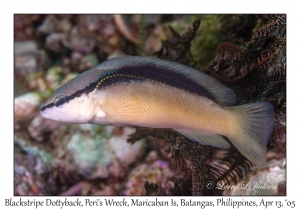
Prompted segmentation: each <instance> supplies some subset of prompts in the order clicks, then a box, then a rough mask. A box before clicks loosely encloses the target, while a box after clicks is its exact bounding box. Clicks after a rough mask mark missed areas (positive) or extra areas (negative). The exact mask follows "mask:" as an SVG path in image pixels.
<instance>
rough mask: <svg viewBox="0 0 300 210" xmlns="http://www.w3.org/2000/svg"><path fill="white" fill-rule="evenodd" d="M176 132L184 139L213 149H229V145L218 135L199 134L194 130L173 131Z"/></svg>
mask: <svg viewBox="0 0 300 210" xmlns="http://www.w3.org/2000/svg"><path fill="white" fill-rule="evenodd" d="M175 130H176V131H177V132H179V133H181V134H182V135H184V136H185V137H187V138H189V139H191V140H193V141H196V142H199V143H200V144H203V145H211V146H214V147H218V148H221V149H228V148H230V144H229V143H228V142H227V141H226V139H225V138H224V137H223V136H221V135H218V134H215V133H210V132H200V131H194V130H185V129H175Z"/></svg>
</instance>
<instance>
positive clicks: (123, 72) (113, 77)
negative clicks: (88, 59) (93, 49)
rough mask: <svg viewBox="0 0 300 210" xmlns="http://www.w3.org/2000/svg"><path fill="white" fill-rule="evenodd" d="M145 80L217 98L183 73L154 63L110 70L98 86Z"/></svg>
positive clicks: (101, 87)
mask: <svg viewBox="0 0 300 210" xmlns="http://www.w3.org/2000/svg"><path fill="white" fill-rule="evenodd" d="M145 80H148V81H153V82H158V83H163V84H166V85H169V86H172V87H176V88H179V89H184V90H186V91H188V92H191V93H196V94H198V95H201V96H204V97H207V98H209V99H211V100H215V98H214V96H213V95H212V94H211V93H210V92H209V91H208V90H207V89H205V88H204V87H202V86H201V85H199V83H196V82H195V81H193V80H191V79H189V78H186V77H185V76H184V75H183V74H180V73H178V72H174V71H172V69H168V68H166V67H163V68H160V67H158V66H157V65H153V64H147V65H139V66H137V67H125V68H122V69H118V70H112V71H108V72H106V73H105V74H104V75H102V76H101V77H100V78H99V80H98V84H97V85H96V88H97V89H100V90H101V89H103V88H107V87H109V86H111V85H116V84H119V83H123V82H129V81H136V82H143V81H145Z"/></svg>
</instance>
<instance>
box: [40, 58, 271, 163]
mask: <svg viewBox="0 0 300 210" xmlns="http://www.w3.org/2000/svg"><path fill="white" fill-rule="evenodd" d="M235 97H236V96H235V93H234V92H233V91H232V90H231V89H229V88H227V87H226V86H224V85H222V84H221V83H220V82H218V81H217V80H215V79H214V78H212V77H210V76H208V75H206V74H204V73H202V72H200V71H198V70H195V69H193V68H190V67H187V66H184V65H182V64H178V63H174V62H169V61H164V60H161V59H157V58H151V57H138V56H125V57H120V58H115V59H112V60H109V61H106V62H103V63H102V64H100V65H99V66H97V67H96V68H94V69H91V70H89V71H86V72H84V73H82V74H80V75H78V76H77V77H76V78H74V79H73V80H71V81H69V82H68V83H66V84H65V85H63V86H62V87H60V88H58V89H57V90H56V91H55V92H54V94H53V96H52V97H50V98H49V99H48V100H47V101H46V102H45V104H44V105H42V107H41V115H42V116H43V117H45V118H49V119H53V120H58V121H63V122H73V123H95V124H101V125H132V126H143V127H151V128H171V129H174V130H176V131H178V132H179V133H181V134H182V135H184V136H186V137H187V138H189V139H191V140H193V141H196V142H200V143H201V144H203V145H212V146H215V147H219V148H223V149H228V148H229V147H230V144H229V142H228V141H227V139H228V140H229V141H230V142H231V143H232V144H233V145H234V146H235V147H236V148H237V149H238V150H239V151H240V152H241V153H242V154H243V155H244V156H245V157H246V158H247V159H249V160H250V161H251V162H253V163H254V164H256V165H257V166H258V167H263V166H264V164H265V162H266V150H267V147H266V145H267V143H268V139H269V137H270V134H271V132H272V128H273V125H274V108H273V106H272V105H271V104H270V103H266V102H260V103H252V104H246V105H241V106H232V105H234V103H235ZM224 137H227V139H226V138H224Z"/></svg>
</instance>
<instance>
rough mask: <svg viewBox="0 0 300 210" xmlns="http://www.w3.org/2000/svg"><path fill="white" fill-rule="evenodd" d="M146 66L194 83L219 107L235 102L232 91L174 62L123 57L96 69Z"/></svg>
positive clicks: (192, 69) (149, 58) (206, 76)
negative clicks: (219, 105) (151, 66)
mask: <svg viewBox="0 0 300 210" xmlns="http://www.w3.org/2000/svg"><path fill="white" fill-rule="evenodd" d="M147 65H155V66H156V67H157V68H158V69H167V70H168V71H169V72H170V73H172V72H173V73H174V74H176V75H181V77H182V78H186V79H188V80H189V81H192V82H194V83H196V84H197V85H199V86H201V87H202V88H203V89H205V90H206V91H207V92H208V93H209V94H211V95H212V96H213V100H214V101H215V102H217V103H219V104H221V105H225V106H231V105H233V104H234V103H235V101H236V95H235V93H234V91H233V90H232V89H230V88H228V87H226V86H224V85H223V84H221V83H220V82H219V81H217V80H216V79H214V78H212V77H211V76H209V75H207V74H205V73H203V72H201V71H199V70H196V69H194V68H191V67H188V66H185V65H183V64H179V63H176V62H171V61H166V60H162V59H159V58H154V57H140V56H123V57H118V58H113V59H111V60H108V61H105V62H103V63H101V64H100V65H99V66H97V67H96V68H98V69H101V70H104V71H105V70H107V71H109V70H112V69H116V70H117V69H122V68H130V67H132V68H136V69H139V68H140V67H141V68H142V67H143V66H147ZM179 81H180V79H179Z"/></svg>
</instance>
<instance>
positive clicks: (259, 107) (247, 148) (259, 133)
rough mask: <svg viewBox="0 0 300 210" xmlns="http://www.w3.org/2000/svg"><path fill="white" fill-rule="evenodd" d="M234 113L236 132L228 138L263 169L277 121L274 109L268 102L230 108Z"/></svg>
mask: <svg viewBox="0 0 300 210" xmlns="http://www.w3.org/2000/svg"><path fill="white" fill-rule="evenodd" d="M228 109H229V110H232V111H234V116H235V117H234V119H235V120H236V121H235V122H234V123H233V124H234V128H235V130H234V131H233V134H232V135H231V136H228V138H229V139H230V140H231V142H232V144H233V145H234V146H235V147H236V148H237V149H238V150H239V151H240V152H241V153H242V155H244V156H245V157H246V158H247V159H248V160H250V161H251V162H252V163H254V164H255V165H256V166H257V167H259V168H262V167H264V166H265V163H266V159H267V157H266V152H267V144H268V140H269V138H270V135H271V133H272V129H273V126H274V121H275V119H274V118H275V113H274V107H273V105H272V104H270V103H267V102H259V103H252V104H245V105H241V106H235V107H228Z"/></svg>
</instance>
